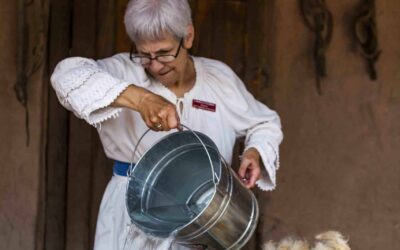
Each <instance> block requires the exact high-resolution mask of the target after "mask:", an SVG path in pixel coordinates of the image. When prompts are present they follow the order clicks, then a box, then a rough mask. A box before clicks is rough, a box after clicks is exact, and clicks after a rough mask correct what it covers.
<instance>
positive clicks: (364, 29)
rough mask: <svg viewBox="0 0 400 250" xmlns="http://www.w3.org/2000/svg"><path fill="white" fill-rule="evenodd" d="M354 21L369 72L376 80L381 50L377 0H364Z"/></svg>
mask: <svg viewBox="0 0 400 250" xmlns="http://www.w3.org/2000/svg"><path fill="white" fill-rule="evenodd" d="M359 9H360V11H359V14H358V15H357V18H356V21H355V23H354V35H355V37H356V39H357V42H358V43H359V46H360V48H361V54H362V56H363V57H364V59H365V60H366V62H367V69H368V74H369V77H370V79H371V80H376V79H377V78H378V74H377V72H376V68H375V63H376V62H377V60H378V59H379V55H380V53H381V51H380V50H379V49H378V35H377V26H376V15H375V0H363V3H362V4H361V7H360V8H359Z"/></svg>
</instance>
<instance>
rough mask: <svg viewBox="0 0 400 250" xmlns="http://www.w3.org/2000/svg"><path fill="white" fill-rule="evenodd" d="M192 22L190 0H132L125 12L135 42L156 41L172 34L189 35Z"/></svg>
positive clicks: (128, 27) (128, 31)
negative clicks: (189, 26)
mask: <svg viewBox="0 0 400 250" xmlns="http://www.w3.org/2000/svg"><path fill="white" fill-rule="evenodd" d="M191 24H192V13H191V9H190V5H189V3H188V0H130V1H129V3H128V6H127V9H126V12H125V28H126V32H127V33H128V35H129V37H130V38H131V39H132V41H133V42H137V41H144V40H150V41H155V40H159V39H163V38H165V35H166V34H171V35H173V36H175V38H177V39H179V38H183V37H185V36H186V35H187V27H188V25H191Z"/></svg>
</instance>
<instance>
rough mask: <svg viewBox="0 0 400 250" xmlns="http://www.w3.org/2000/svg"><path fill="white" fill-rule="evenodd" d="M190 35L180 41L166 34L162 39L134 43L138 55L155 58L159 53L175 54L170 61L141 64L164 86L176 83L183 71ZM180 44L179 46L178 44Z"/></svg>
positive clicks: (187, 60) (186, 59)
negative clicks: (173, 58)
mask: <svg viewBox="0 0 400 250" xmlns="http://www.w3.org/2000/svg"><path fill="white" fill-rule="evenodd" d="M191 37H192V36H188V37H186V38H184V39H183V40H182V43H181V41H177V40H176V39H175V38H174V37H173V36H171V35H166V36H165V38H164V39H161V40H157V41H141V42H137V43H136V49H137V51H138V53H139V54H140V55H144V56H148V57H151V58H155V57H156V56H161V55H174V56H175V55H176V54H177V53H178V52H179V53H178V55H177V57H176V58H175V60H173V61H172V62H167V63H166V62H159V61H158V60H156V59H153V60H151V62H150V63H149V64H147V65H143V66H144V68H145V69H146V71H147V72H148V73H149V74H150V75H152V76H153V77H154V78H155V79H157V80H159V81H160V82H161V83H162V84H164V85H165V86H167V87H169V86H173V85H174V84H176V83H178V82H179V81H180V80H181V79H182V76H183V74H184V73H185V70H186V66H187V64H188V62H189V58H188V52H187V50H186V49H188V48H190V47H191V46H192V41H189V39H191V40H192V38H191ZM180 45H181V46H180ZM187 46H189V47H187Z"/></svg>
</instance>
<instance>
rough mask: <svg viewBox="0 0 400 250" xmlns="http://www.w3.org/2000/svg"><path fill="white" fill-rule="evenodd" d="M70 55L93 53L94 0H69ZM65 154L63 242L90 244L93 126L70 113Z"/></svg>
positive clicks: (85, 246) (76, 248) (77, 248)
mask: <svg viewBox="0 0 400 250" xmlns="http://www.w3.org/2000/svg"><path fill="white" fill-rule="evenodd" d="M73 3H74V5H73V20H74V21H73V24H74V25H73V29H72V36H73V40H72V50H71V53H72V55H77V56H83V57H90V58H93V57H95V56H96V53H95V51H96V45H97V44H96V19H97V15H96V14H97V1H96V0H86V1H74V2H73ZM70 116H71V118H70V136H69V158H68V160H69V161H68V163H69V164H68V202H67V232H66V233H67V246H66V249H71V250H80V249H81V250H86V249H89V248H90V245H91V243H90V239H91V238H92V236H91V233H92V232H91V230H90V217H91V215H90V213H91V200H92V194H91V178H92V171H91V170H92V167H91V165H92V163H93V161H92V155H91V153H92V151H91V144H92V137H93V136H92V133H93V130H94V128H92V127H91V126H89V125H88V124H87V123H86V122H85V121H83V120H78V119H77V118H76V117H75V116H73V115H72V114H71V115H70Z"/></svg>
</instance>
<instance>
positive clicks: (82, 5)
mask: <svg viewBox="0 0 400 250" xmlns="http://www.w3.org/2000/svg"><path fill="white" fill-rule="evenodd" d="M52 2H54V3H53V5H52V22H51V27H54V30H56V29H57V28H58V26H59V25H64V28H65V29H64V30H58V31H57V32H55V33H54V34H53V35H52V36H51V37H50V43H53V44H54V45H55V47H54V48H53V50H50V55H55V56H54V59H53V61H52V62H51V67H54V65H55V63H56V61H57V60H60V59H61V58H60V57H66V56H84V57H90V58H103V57H107V56H111V55H112V54H114V53H117V52H125V51H129V48H130V45H131V42H130V41H129V39H128V37H127V36H126V34H125V29H124V26H123V15H124V11H125V6H126V4H127V2H128V0H87V1H72V0H60V1H55V0H54V1H52ZM190 4H191V6H192V10H193V20H194V24H195V28H196V38H195V43H194V46H193V48H192V50H191V53H192V54H193V55H196V56H202V57H209V58H214V59H218V60H221V61H223V62H225V63H227V64H228V65H230V66H231V67H232V69H233V70H234V71H235V72H236V73H237V74H238V75H239V77H241V78H242V79H243V80H244V82H245V84H246V85H247V87H248V89H249V90H250V91H251V92H252V93H253V94H254V95H255V96H256V98H258V99H259V100H261V101H263V102H265V103H267V104H268V105H270V106H271V105H273V103H271V100H272V99H270V97H271V94H270V91H269V90H270V84H271V77H270V73H269V69H270V67H271V64H272V62H271V61H270V59H269V58H272V57H271V56H270V55H271V53H272V50H270V48H271V47H272V46H273V43H272V42H273V40H272V39H267V38H268V37H269V35H270V34H271V33H272V32H273V30H272V28H273V25H272V23H273V16H272V14H271V13H272V8H273V4H274V1H264V0H247V1H245V0H190ZM63 35H64V36H65V42H66V43H65V44H64V45H68V46H69V47H66V46H64V47H61V48H60V47H57V45H59V44H60V39H61V38H60V37H63ZM60 51H62V53H60ZM61 55H62V56H61ZM50 107H56V108H55V109H54V108H53V111H52V112H50V113H49V116H50V120H49V121H50V123H49V127H53V128H55V129H56V131H55V133H57V134H58V135H59V137H57V138H62V141H61V143H62V145H66V149H64V151H63V150H61V149H62V148H61V149H60V148H58V149H57V150H54V149H53V150H52V149H51V147H49V155H48V162H49V163H48V168H49V171H50V172H51V173H53V174H52V176H50V177H49V182H48V185H47V190H48V194H47V195H48V197H51V198H52V199H53V200H55V201H58V203H57V202H54V203H53V204H54V205H51V204H49V205H48V210H49V211H51V210H52V209H53V208H58V210H57V211H58V212H54V213H55V215H54V214H53V215H52V217H51V218H50V217H49V216H50V215H47V216H48V219H52V221H50V222H49V224H50V226H49V228H56V230H52V231H46V236H47V239H49V240H48V242H47V243H46V244H47V246H48V249H68V250H69V249H71V250H80V249H82V250H84V249H92V247H93V237H94V232H95V223H96V218H97V211H98V208H99V204H100V200H101V196H102V194H103V191H104V189H105V186H106V184H107V182H108V180H109V179H110V177H111V174H112V162H111V161H110V160H108V159H106V157H105V156H104V152H103V149H102V147H101V144H100V142H99V139H98V135H97V131H96V130H95V129H94V128H93V127H91V126H89V125H87V124H86V123H85V122H84V121H82V120H78V119H77V118H75V117H74V116H73V115H72V114H68V113H66V111H64V110H63V109H62V108H60V106H59V104H58V103H57V100H56V98H55V96H54V93H52V95H51V101H50ZM57 117H61V119H60V120H59V121H58V120H56V119H52V118H57ZM67 124H68V125H67ZM66 125H67V126H66ZM56 144H57V142H56V141H54V140H53V141H52V144H51V145H56ZM242 149H243V147H242V144H240V143H238V144H237V146H236V147H235V154H236V156H238V154H239V152H241V151H242ZM60 159H61V160H60ZM60 162H61V165H60ZM234 165H236V166H237V165H238V157H235V158H234ZM62 176H64V177H65V178H64V179H62ZM55 180H61V182H60V181H55ZM54 190H55V191H58V192H56V193H53V194H52V193H51V192H50V191H54ZM56 204H57V205H56ZM261 205H262V204H261ZM63 208H65V209H64V210H63ZM60 209H61V210H60ZM54 218H56V220H54ZM51 225H52V226H51ZM257 237H259V234H257V233H256V234H255V237H254V239H253V240H252V241H251V242H250V243H249V244H248V246H247V247H246V249H256V248H257V247H256V246H257V242H258V241H259V239H257Z"/></svg>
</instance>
